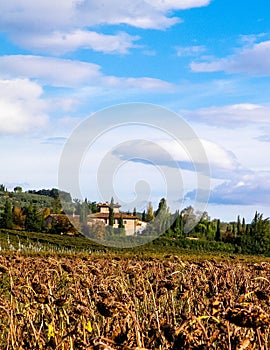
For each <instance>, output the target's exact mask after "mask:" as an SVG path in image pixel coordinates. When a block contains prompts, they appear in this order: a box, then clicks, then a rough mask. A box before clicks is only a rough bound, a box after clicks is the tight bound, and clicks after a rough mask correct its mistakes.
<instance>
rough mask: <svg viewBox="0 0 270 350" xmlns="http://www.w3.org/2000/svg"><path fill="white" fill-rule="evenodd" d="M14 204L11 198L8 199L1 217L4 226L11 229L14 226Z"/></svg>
mask: <svg viewBox="0 0 270 350" xmlns="http://www.w3.org/2000/svg"><path fill="white" fill-rule="evenodd" d="M12 217H13V215H12V205H11V202H10V200H9V199H6V202H5V207H4V213H3V215H2V219H1V226H2V227H3V228H7V229H11V228H12V226H13V220H12Z"/></svg>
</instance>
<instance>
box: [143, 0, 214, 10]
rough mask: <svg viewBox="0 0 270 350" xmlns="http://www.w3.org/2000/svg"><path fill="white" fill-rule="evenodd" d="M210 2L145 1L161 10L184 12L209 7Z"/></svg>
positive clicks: (206, 0) (186, 0)
mask: <svg viewBox="0 0 270 350" xmlns="http://www.w3.org/2000/svg"><path fill="white" fill-rule="evenodd" d="M210 1H211V0H165V1H164V0H146V2H147V3H149V4H151V5H152V6H153V7H155V8H157V9H159V10H162V11H168V10H186V9H190V8H193V7H202V6H207V5H209V3H210Z"/></svg>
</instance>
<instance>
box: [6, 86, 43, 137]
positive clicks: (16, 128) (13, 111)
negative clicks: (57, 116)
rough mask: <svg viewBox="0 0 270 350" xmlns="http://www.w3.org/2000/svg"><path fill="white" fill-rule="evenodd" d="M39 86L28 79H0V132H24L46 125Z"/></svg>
mask: <svg viewBox="0 0 270 350" xmlns="http://www.w3.org/2000/svg"><path fill="white" fill-rule="evenodd" d="M42 92H43V91H42V89H41V87H40V86H39V85H38V84H36V83H34V82H31V81H29V80H22V79H15V80H0V134H18V133H25V132H28V131H30V130H33V129H39V128H42V127H44V126H45V125H46V123H47V120H48V118H47V116H46V114H45V104H44V101H43V100H42V99H41V95H42Z"/></svg>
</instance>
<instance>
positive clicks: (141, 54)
mask: <svg viewBox="0 0 270 350" xmlns="http://www.w3.org/2000/svg"><path fill="white" fill-rule="evenodd" d="M269 96H270V3H269V1H267V0H259V1H256V2H254V1H244V0H238V1H232V0H226V1H224V0H133V1H125V0H110V1H108V0H107V1H106V0H104V1H101V0H58V1H53V0H46V1H43V0H40V1H34V0H25V1H20V0H10V1H1V2H0V159H1V172H0V183H3V184H5V185H6V187H7V188H9V189H10V190H12V189H13V188H14V187H15V186H22V187H23V189H24V190H28V189H41V188H52V187H58V186H59V164H61V159H62V157H63V152H64V150H65V147H66V144H67V143H68V142H69V140H70V138H71V137H72V135H73V132H74V130H77V129H76V128H78V127H80V126H81V125H84V124H81V123H83V122H84V121H85V120H88V119H89V118H90V119H91V118H94V119H92V120H95V123H96V124H97V126H99V127H100V128H101V129H99V130H102V132H100V133H99V134H97V135H96V138H95V139H94V141H93V142H92V143H91V145H88V147H87V149H86V150H85V152H84V157H83V159H82V160H81V163H80V167H79V169H77V170H76V169H75V170H74V172H76V171H77V172H78V174H79V181H80V187H81V197H82V198H84V197H87V198H88V199H89V200H91V201H94V200H95V201H99V200H102V201H104V200H106V199H109V198H104V196H107V197H108V196H109V193H108V192H106V191H105V193H103V192H104V191H103V189H102V186H103V187H104V188H105V187H106V183H104V182H102V181H111V182H112V183H113V191H114V192H113V195H114V196H116V197H117V199H119V201H120V202H121V203H122V204H123V207H124V208H125V209H126V208H128V209H130V210H132V209H133V207H132V205H133V204H134V203H135V202H136V198H137V197H140V193H142V196H144V198H143V200H141V201H140V204H139V206H140V207H139V208H138V210H142V209H143V206H144V205H146V203H148V201H152V202H153V204H154V206H156V205H157V203H158V201H159V199H160V198H161V197H163V196H169V197H170V203H169V205H170V208H171V209H172V210H174V209H177V208H180V209H182V208H181V207H183V206H187V205H189V204H190V205H193V204H194V193H195V192H196V191H197V192H198V190H203V189H201V188H200V183H199V182H198V173H197V172H198V171H197V170H196V166H194V164H195V165H196V164H197V163H198V159H197V158H198V157H197V156H196V155H194V154H192V155H191V157H190V158H188V157H187V155H184V154H183V149H184V148H185V147H186V148H189V146H190V143H191V141H190V140H189V141H183V143H184V146H183V145H182V148H181V146H180V145H179V143H177V142H176V140H175V139H174V138H173V137H172V135H171V134H170V133H169V127H168V128H167V127H166V124H164V127H163V129H162V130H161V129H158V128H157V127H156V125H155V122H153V123H152V124H151V125H149V124H147V120H148V117H149V116H148V115H147V114H146V115H145V125H142V123H141V124H140V123H131V124H128V123H127V124H126V125H122V127H121V126H119V125H118V124H117V123H116V124H115V125H114V127H113V128H111V129H108V128H106V125H107V124H109V123H107V124H106V121H104V120H103V119H102V118H103V117H102V113H101V114H99V113H100V112H99V111H101V110H104V109H106V110H107V109H109V110H110V108H111V106H115V105H120V106H121V105H123V104H131V105H130V108H131V109H132V108H133V107H132V106H134V105H132V103H144V104H151V105H154V106H159V107H160V108H164V109H166V110H167V111H168V112H164V115H162V113H161V114H160V115H159V114H158V113H157V115H156V124H157V125H159V119H160V121H161V120H162V119H163V121H164V120H166V121H168V125H169V123H171V119H170V118H171V113H176V114H177V115H178V116H179V120H181V121H182V122H183V123H187V124H188V125H189V126H190V128H191V129H192V130H193V131H194V132H195V134H196V137H197V139H198V140H199V141H200V145H201V147H202V148H203V150H204V151H205V153H206V156H207V163H208V165H209V168H210V173H209V174H203V176H205V177H207V179H206V180H205V181H206V182H207V181H208V180H209V188H208V190H209V193H208V194H209V198H208V196H207V198H205V200H204V201H203V205H204V207H205V210H206V211H207V212H208V213H209V215H210V217H211V218H216V217H219V218H221V219H222V220H227V221H228V220H229V221H230V220H236V217H237V215H240V216H241V217H245V218H246V220H247V221H248V220H251V219H252V218H253V216H254V213H255V211H256V210H257V211H259V212H261V213H263V214H264V216H265V217H268V216H270V164H269V163H270V162H269V150H270V103H269ZM159 107H157V108H159ZM120 109H121V107H120ZM99 117H100V118H99ZM154 117H155V116H153V115H152V116H151V117H149V118H150V119H151V118H154ZM113 118H114V117H113V116H112V120H115V119H113ZM166 118H168V119H166ZM128 120H129V119H128V117H127V121H128ZM146 124H147V125H146ZM175 128H177V123H176V124H175ZM97 129H98V127H97ZM89 132H90V131H89ZM77 141H78V140H77ZM89 141H90V140H89ZM153 145H154V146H153ZM162 150H163V151H164V152H165V153H166V152H167V153H166V154H167V156H168V154H169V155H170V156H171V157H172V158H173V159H174V162H169V161H166V162H165V161H164V157H165V153H164V152H163V151H162ZM192 158H193V159H192ZM106 159H111V161H112V162H115V163H113V164H117V168H115V169H114V171H113V172H111V173H110V169H109V167H108V166H107V168H106V167H105V170H104V167H103V168H102V164H103V163H104V161H105V160H106ZM175 164H177V166H175ZM192 164H193V166H192ZM101 168H102V169H103V172H104V171H105V172H107V173H108V174H109V175H108V174H107V173H106V176H105V175H104V176H103V174H104V173H103V174H101V173H100V169H101ZM70 169H71V170H70V171H73V170H72V162H71V168H70ZM176 170H177V172H179V174H178V173H177V174H178V175H175V173H174V176H176V178H175V181H172V180H171V177H170V176H171V175H170V174H171V172H172V171H176ZM60 173H61V171H60ZM107 175H108V176H107ZM108 179H109V180H108ZM60 182H61V181H60ZM169 182H170V183H169ZM168 188H169V191H170V193H169V194H168ZM146 194H147V195H146ZM197 202H198V199H197ZM197 202H196V203H195V204H198V203H197ZM143 203H144V204H143ZM195 204H194V206H195V207H196V205H195ZM204 207H203V208H204Z"/></svg>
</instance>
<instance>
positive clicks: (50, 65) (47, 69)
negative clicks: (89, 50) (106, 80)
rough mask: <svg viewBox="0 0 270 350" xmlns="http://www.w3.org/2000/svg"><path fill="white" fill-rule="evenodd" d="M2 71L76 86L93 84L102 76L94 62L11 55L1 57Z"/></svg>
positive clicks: (57, 83)
mask: <svg viewBox="0 0 270 350" xmlns="http://www.w3.org/2000/svg"><path fill="white" fill-rule="evenodd" d="M0 63H1V67H2V72H1V73H0V74H2V75H4V76H5V75H6V76H7V77H10V76H11V77H14V76H18V77H25V78H30V79H39V80H40V81H41V82H43V83H44V84H45V85H53V86H74V85H75V86H76V85H79V84H82V83H86V82H88V83H89V84H91V83H92V84H93V82H94V81H96V79H97V78H99V77H100V75H101V73H100V67H99V66H98V65H96V64H93V63H85V62H78V61H71V60H65V59H58V58H50V57H41V56H31V55H29V56H27V55H11V56H2V57H0Z"/></svg>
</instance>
